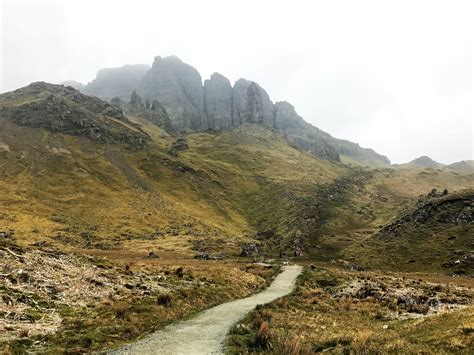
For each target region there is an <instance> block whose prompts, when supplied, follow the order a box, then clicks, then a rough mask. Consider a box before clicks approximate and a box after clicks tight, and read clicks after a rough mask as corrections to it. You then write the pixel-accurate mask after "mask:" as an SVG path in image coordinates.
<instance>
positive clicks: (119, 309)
mask: <svg viewBox="0 0 474 355" xmlns="http://www.w3.org/2000/svg"><path fill="white" fill-rule="evenodd" d="M114 312H115V318H117V319H125V317H126V316H127V307H125V306H122V305H119V306H115V307H114Z"/></svg>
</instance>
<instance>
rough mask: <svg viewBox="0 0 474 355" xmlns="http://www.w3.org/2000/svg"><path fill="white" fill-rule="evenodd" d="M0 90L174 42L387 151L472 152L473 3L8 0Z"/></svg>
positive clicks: (195, 58) (180, 51) (204, 69)
mask: <svg viewBox="0 0 474 355" xmlns="http://www.w3.org/2000/svg"><path fill="white" fill-rule="evenodd" d="M0 1H1V2H2V6H1V17H0V19H1V26H0V28H1V41H0V44H1V48H0V50H1V56H0V60H1V77H0V84H1V87H0V91H2V92H3V91H9V90H12V89H15V88H18V87H21V86H24V85H26V84H28V83H30V82H32V81H37V80H43V81H48V82H61V81H63V80H68V79H74V80H78V81H81V82H84V83H87V82H89V81H91V80H92V78H93V77H94V76H95V74H96V72H97V70H98V69H100V68H104V67H114V66H121V65H123V64H136V63H146V64H151V63H152V61H153V58H154V56H156V55H161V56H166V55H170V54H175V55H177V56H178V57H180V58H181V59H182V60H183V61H185V62H187V63H189V64H191V65H193V66H194V67H195V68H196V69H198V70H199V72H200V73H201V75H202V77H203V80H204V79H206V78H208V77H209V76H210V75H211V74H212V73H213V72H215V71H217V72H220V73H222V74H224V75H226V76H227V77H228V78H229V79H230V80H231V81H232V82H233V81H235V80H237V79H239V78H240V77H245V78H247V79H249V80H254V81H256V82H258V83H259V84H260V85H261V86H262V87H263V88H265V89H266V90H267V92H268V93H269V94H270V97H271V98H272V100H273V101H283V100H285V101H288V102H290V103H292V104H293V105H294V106H295V107H296V110H297V111H298V113H299V114H300V115H301V116H303V117H304V118H305V119H306V120H307V121H309V122H311V123H312V124H314V125H316V126H317V127H319V128H321V129H323V130H326V131H328V132H329V133H331V134H332V135H334V136H335V137H338V138H345V139H349V140H352V141H354V142H358V143H359V144H360V145H361V146H363V147H371V148H374V149H375V150H376V151H377V152H379V153H381V154H385V155H387V156H388V157H389V158H390V159H391V160H392V162H394V163H400V162H406V161H409V160H412V159H414V158H416V157H418V156H420V155H429V156H430V157H432V158H433V159H435V160H438V161H440V162H443V163H450V162H453V161H459V160H466V159H473V136H474V128H473V101H474V95H473V53H472V52H473V35H472V34H473V33H474V21H473V18H474V5H473V4H474V2H473V1H469V0H466V1H457V0H455V1H433V0H428V1H416V0H411V1H400V0H398V1H388V0H387V1H382V0H377V1H360V0H358V1H334V0H332V1H315V0H313V1H311V0H308V1H297V0H291V1H276V0H273V1H263V0H258V1H256V0H252V1H242V0H240V1H235V0H234V1H225V0H215V1H207V0H199V1H177V0H173V1H171V0H166V1H156V0H155V1H139V0H133V1H132V0H130V1H118V0H115V1H85V0H81V1H75V0H70V1H66V0H65V1H46V2H45V1H21V0H17V1H9V0H0Z"/></svg>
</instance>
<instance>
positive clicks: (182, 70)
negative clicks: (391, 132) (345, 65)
mask: <svg viewBox="0 0 474 355" xmlns="http://www.w3.org/2000/svg"><path fill="white" fill-rule="evenodd" d="M148 69H149V67H146V66H124V67H121V68H112V69H104V70H101V71H99V73H98V75H97V78H96V79H95V80H94V81H93V82H92V83H90V84H89V85H88V86H87V87H86V92H88V93H91V94H94V95H97V96H99V97H103V98H106V99H108V100H110V99H111V98H112V97H115V96H117V97H118V98H120V99H122V100H124V99H126V100H128V98H129V97H130V94H132V93H133V92H134V90H136V92H135V94H134V95H133V96H134V97H133V98H132V100H131V104H130V105H131V107H130V108H127V107H125V108H123V109H124V110H125V112H127V110H132V111H134V113H135V114H137V112H141V116H142V117H144V118H147V119H149V120H151V121H152V122H153V123H155V124H158V125H159V126H161V127H163V128H165V129H166V130H167V131H174V132H178V133H179V132H191V131H205V130H208V129H212V130H222V129H230V128H232V127H238V126H240V125H242V124H260V125H263V126H266V127H268V128H271V129H275V130H277V131H278V132H280V133H281V134H282V135H283V136H285V138H286V139H287V140H288V141H289V142H290V143H291V144H292V145H293V146H295V147H297V148H299V149H303V150H306V151H308V152H311V153H312V154H315V155H317V156H319V157H322V158H325V159H329V160H334V161H341V160H343V159H342V158H344V161H347V160H348V161H350V162H351V163H355V164H359V165H372V166H388V165H390V161H389V160H388V159H387V158H386V157H385V156H382V155H380V154H377V153H376V152H374V151H373V150H372V149H365V148H361V147H360V146H359V145H358V144H356V143H352V142H349V141H345V140H340V139H336V138H334V137H332V136H331V135H329V134H328V133H326V132H324V131H321V130H320V129H318V128H316V127H314V126H312V125H311V124H309V123H307V122H305V121H304V120H303V118H302V117H300V116H299V115H298V114H297V113H296V111H295V109H294V107H293V106H292V105H291V104H289V103H287V102H277V103H276V104H273V103H272V101H271V99H270V96H269V95H268V93H267V92H266V91H265V90H264V89H263V88H262V87H261V86H259V85H258V84H257V83H255V82H253V81H249V80H246V79H239V80H237V81H236V82H235V84H234V86H233V87H232V86H231V83H230V82H229V80H228V79H227V78H225V77H224V76H222V75H221V74H218V73H214V74H213V75H212V76H211V78H210V79H208V80H206V81H205V82H204V85H203V84H202V81H201V76H200V74H199V72H198V71H197V70H196V69H195V68H193V67H192V66H190V65H188V64H186V63H183V62H182V61H181V60H180V59H179V58H177V57H175V56H169V57H164V58H162V57H156V58H155V61H154V63H153V66H152V67H151V68H150V69H149V70H148ZM139 98H140V99H141V102H138V101H136V100H138V99H139ZM116 104H118V102H116ZM114 107H120V105H114ZM153 107H155V109H153ZM345 156H347V157H348V159H346V158H345Z"/></svg>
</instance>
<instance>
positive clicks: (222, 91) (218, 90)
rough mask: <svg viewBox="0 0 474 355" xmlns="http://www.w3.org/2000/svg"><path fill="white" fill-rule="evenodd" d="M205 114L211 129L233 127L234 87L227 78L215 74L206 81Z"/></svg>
mask: <svg viewBox="0 0 474 355" xmlns="http://www.w3.org/2000/svg"><path fill="white" fill-rule="evenodd" d="M204 113H205V115H206V117H207V122H208V125H209V128H210V129H217V130H221V129H225V128H229V127H232V126H233V121H232V85H231V84H230V81H229V79H227V78H226V77H225V76H223V75H221V74H219V73H214V74H212V75H211V78H210V79H208V80H206V81H204Z"/></svg>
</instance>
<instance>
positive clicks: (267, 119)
mask: <svg viewBox="0 0 474 355" xmlns="http://www.w3.org/2000/svg"><path fill="white" fill-rule="evenodd" d="M233 117H234V119H233V121H234V125H235V126H238V125H241V124H244V123H259V124H263V125H265V126H267V127H271V128H273V127H274V107H273V103H272V101H271V100H270V97H269V96H268V94H267V92H266V91H265V90H263V89H262V88H261V87H260V86H259V85H258V84H257V83H254V82H252V81H248V80H246V79H239V80H237V81H236V82H235V85H234V90H233Z"/></svg>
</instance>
